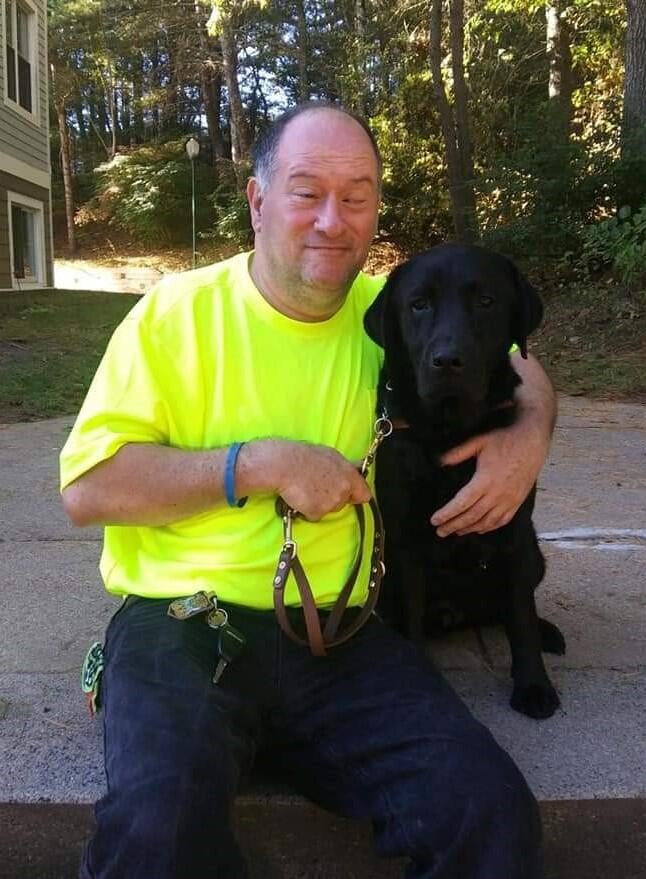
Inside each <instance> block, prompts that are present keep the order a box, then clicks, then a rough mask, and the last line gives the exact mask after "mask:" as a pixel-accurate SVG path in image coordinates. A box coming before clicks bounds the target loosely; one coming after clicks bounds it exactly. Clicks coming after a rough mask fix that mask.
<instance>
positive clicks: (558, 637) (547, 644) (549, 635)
mask: <svg viewBox="0 0 646 879" xmlns="http://www.w3.org/2000/svg"><path fill="white" fill-rule="evenodd" d="M538 629H539V632H540V636H541V650H542V651H543V653H556V654H557V655H558V656H563V655H564V654H565V638H564V637H563V633H562V632H561V630H560V629H559V627H558V626H555V625H554V623H550V621H549V620H544V619H541V618H539V620H538Z"/></svg>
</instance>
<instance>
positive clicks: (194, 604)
mask: <svg viewBox="0 0 646 879" xmlns="http://www.w3.org/2000/svg"><path fill="white" fill-rule="evenodd" d="M216 607H217V601H216V598H215V595H208V594H207V593H206V592H196V593H195V595H188V596H187V597H186V598H176V599H175V601H171V603H170V604H169V605H168V616H169V617H173V619H176V620H190V618H191V617H194V616H197V615H198V614H200V613H206V612H207V611H209V610H212V609H213V608H216Z"/></svg>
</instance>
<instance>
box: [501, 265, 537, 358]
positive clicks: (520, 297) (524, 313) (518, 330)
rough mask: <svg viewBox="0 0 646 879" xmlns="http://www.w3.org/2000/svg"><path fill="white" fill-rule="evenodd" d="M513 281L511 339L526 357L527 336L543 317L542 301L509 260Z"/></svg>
mask: <svg viewBox="0 0 646 879" xmlns="http://www.w3.org/2000/svg"><path fill="white" fill-rule="evenodd" d="M509 265H510V266H511V269H512V273H513V276H514V283H515V286H516V300H515V303H514V311H513V316H512V322H511V332H512V337H513V341H514V342H516V344H517V345H518V347H519V348H520V353H521V355H522V356H523V357H524V358H525V360H526V359H527V337H528V336H529V335H530V334H531V333H533V332H534V330H535V329H537V328H538V327H539V326H540V323H541V320H542V318H543V303H542V301H541V298H540V296H539V295H538V292H537V291H536V289H535V287H533V286H532V285H531V284H530V283H529V281H528V280H527V278H526V277H525V276H524V275H523V274H522V272H520V271H519V269H518V267H517V266H516V265H515V263H513V262H512V261H511V260H509Z"/></svg>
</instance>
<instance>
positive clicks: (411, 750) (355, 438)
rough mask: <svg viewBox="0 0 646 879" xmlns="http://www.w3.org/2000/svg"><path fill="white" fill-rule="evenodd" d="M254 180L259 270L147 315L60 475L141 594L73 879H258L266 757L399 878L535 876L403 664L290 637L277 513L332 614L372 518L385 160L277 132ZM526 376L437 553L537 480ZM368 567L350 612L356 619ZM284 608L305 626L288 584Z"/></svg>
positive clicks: (118, 653)
mask: <svg viewBox="0 0 646 879" xmlns="http://www.w3.org/2000/svg"><path fill="white" fill-rule="evenodd" d="M255 160H256V161H255V164H256V176H255V177H254V178H252V180H251V181H250V183H249V187H248V197H249V204H250V208H251V216H252V223H253V228H254V232H255V251H254V252H253V254H251V255H248V254H243V255H240V256H238V257H235V258H233V259H232V260H228V261H226V262H224V263H221V264H219V265H216V266H211V267H208V268H205V269H200V270H198V271H197V272H192V273H188V274H186V275H182V276H180V277H176V278H170V279H168V280H167V281H165V282H163V283H162V285H161V286H160V288H159V289H158V290H157V291H156V292H155V293H152V294H149V296H147V297H145V298H144V299H143V300H142V301H140V302H139V303H138V305H137V306H136V307H135V308H134V309H133V311H132V312H131V314H130V315H129V316H128V317H127V318H126V320H125V321H124V322H123V324H122V325H121V326H120V327H119V328H118V329H117V331H116V333H115V336H114V337H113V339H112V341H111V343H110V346H109V347H108V351H107V352H106V356H105V358H104V360H103V362H102V364H101V366H100V367H99V370H98V372H97V375H96V377H95V379H94V382H93V384H92V387H91V389H90V391H89V393H88V397H87V399H86V401H85V403H84V405H83V408H82V410H81V412H80V414H79V418H78V420H77V423H76V425H75V427H74V430H73V431H72V434H71V435H70V438H69V440H68V443H67V444H66V447H65V449H64V450H63V452H62V456H61V458H62V487H63V501H64V505H65V509H66V510H67V512H68V514H69V515H70V517H71V518H72V520H73V521H74V522H75V523H76V524H78V525H86V524H94V523H99V522H100V523H103V524H105V525H106V526H108V527H106V531H105V545H104V552H103V557H102V561H101V571H102V575H103V578H104V581H105V583H106V586H107V588H108V589H109V590H110V591H111V592H114V593H115V594H121V595H127V596H130V597H129V598H128V600H127V601H126V602H124V605H123V606H122V607H121V608H120V609H119V610H118V611H117V613H116V615H115V617H113V619H112V621H111V623H110V626H109V629H108V632H107V634H106V643H105V655H106V668H105V675H104V687H103V697H104V705H105V713H104V728H105V746H106V754H105V760H106V776H107V783H108V792H107V795H106V796H105V797H104V798H103V799H102V800H101V801H100V802H99V803H98V804H97V808H96V815H97V823H98V827H97V831H96V834H95V836H94V838H93V839H92V841H91V842H90V844H89V846H88V848H87V850H86V853H85V858H84V863H83V866H82V869H81V876H82V877H84V879H89V877H92V879H108V877H110V879H116V877H119V879H139V877H141V879H143V877H146V879H150V877H155V879H170V877H174V879H185V877H191V879H202V877H204V879H207V877H215V876H220V877H226V879H236V877H243V876H245V875H246V870H245V866H244V860H243V857H242V854H241V852H240V851H239V849H238V846H237V844H236V841H235V839H234V837H233V833H232V828H231V812H232V806H233V801H234V797H235V794H236V791H237V788H238V786H239V782H240V779H241V777H242V776H243V775H244V774H245V773H246V772H248V770H249V768H250V767H251V765H252V763H253V760H254V758H255V756H256V754H257V753H258V751H259V750H261V749H268V750H270V752H271V755H272V760H273V762H274V764H275V765H276V766H278V767H281V768H282V769H283V770H284V772H285V773H286V775H288V776H289V777H290V778H291V779H292V783H293V784H295V785H296V786H297V787H298V788H299V789H300V790H302V791H303V792H304V793H306V794H307V795H309V796H310V797H312V798H313V799H315V800H316V801H318V802H319V803H321V804H322V805H324V806H326V807H328V808H330V809H333V810H335V811H337V812H340V813H343V814H346V815H353V816H357V817H363V818H370V819H371V820H372V821H373V824H374V828H375V835H376V842H377V846H378V849H379V851H380V852H381V853H382V854H384V855H392V856H395V855H400V856H408V857H409V858H410V860H411V865H410V867H409V870H408V873H407V875H408V876H410V877H420V879H421V877H424V879H431V877H433V879H449V877H455V879H457V877H460V879H502V877H504V879H520V877H523V879H535V877H539V876H540V863H539V862H540V823H539V819H538V812H537V807H536V803H535V801H534V799H533V797H532V796H531V793H530V792H529V790H528V789H527V786H526V784H525V782H524V780H523V779H522V776H521V775H520V773H519V772H518V770H517V769H516V767H515V766H514V764H513V763H512V761H511V760H510V758H509V757H508V756H507V755H506V754H505V753H504V752H503V751H502V750H501V749H500V748H499V747H498V745H497V744H496V743H495V742H494V740H493V738H492V737H491V736H490V734H489V733H488V732H487V731H486V730H485V729H484V728H483V727H482V726H481V725H480V724H479V723H478V722H477V721H475V720H474V719H473V718H472V717H471V715H470V714H469V712H468V711H467V710H466V708H465V707H464V706H463V705H462V704H461V702H460V701H459V700H458V698H457V696H456V695H455V694H454V693H453V692H452V690H451V689H450V688H449V687H448V685H447V684H446V683H445V682H444V680H443V679H442V677H441V676H440V675H439V673H438V672H437V671H436V670H435V669H434V667H433V666H432V665H431V663H430V662H429V661H428V660H427V659H426V658H425V657H424V656H423V655H422V654H421V653H420V652H419V651H418V650H416V649H415V648H414V647H413V645H411V644H410V643H409V642H407V641H405V640H404V639H402V638H400V637H399V636H398V635H397V634H395V633H393V632H391V631H389V630H388V629H387V628H386V627H385V626H384V625H383V624H382V623H381V622H380V621H379V620H378V619H377V618H376V617H374V616H372V617H371V618H370V620H369V621H368V623H367V624H366V625H365V626H364V627H363V628H362V629H361V630H360V631H359V632H358V633H357V634H356V635H355V636H354V637H352V638H351V639H350V640H349V641H347V642H346V643H345V644H343V645H341V646H338V647H335V648H334V649H333V650H331V651H330V653H329V655H328V656H327V657H323V658H320V657H314V656H312V654H311V653H310V652H309V651H308V650H307V649H306V648H303V647H300V646H298V645H297V644H295V643H294V642H293V641H291V640H289V639H288V638H287V637H286V636H285V635H284V634H283V632H282V631H281V629H280V628H279V627H278V625H277V623H276V618H275V616H274V613H273V611H272V609H271V608H272V595H271V592H272V577H273V573H274V570H275V565H276V560H277V557H278V553H279V551H280V549H281V546H282V525H281V520H280V519H279V518H278V517H277V515H276V513H275V509H274V507H275V500H276V497H277V496H280V497H282V498H283V499H284V500H285V501H286V502H287V503H288V504H289V505H290V506H291V507H292V508H294V509H295V510H298V511H299V512H300V513H301V514H302V517H303V518H302V519H300V518H299V519H298V520H297V522H296V524H295V526H294V527H295V532H296V533H295V538H296V540H297V542H298V547H299V558H300V559H301V560H302V564H303V566H304V568H305V570H306V572H307V575H308V578H309V581H310V583H311V585H312V590H313V592H314V597H315V600H316V603H317V606H318V607H320V608H326V607H327V608H329V607H330V606H331V605H332V604H333V603H334V601H335V599H336V597H337V595H338V593H339V591H340V589H341V587H342V585H343V583H344V582H345V580H346V578H347V575H348V570H349V568H350V567H351V565H352V562H353V559H354V555H355V553H356V550H357V534H356V531H357V529H356V519H355V516H354V512H353V509H352V507H351V505H352V504H362V503H365V502H366V501H368V500H369V498H370V496H371V491H370V487H369V485H368V484H367V483H366V481H365V480H364V479H363V477H361V476H360V475H359V473H358V472H357V469H356V462H357V461H358V460H360V459H361V457H362V456H363V455H364V454H365V452H366V450H367V448H368V445H369V443H370V440H371V430H372V423H373V420H374V406H375V395H376V385H377V377H378V373H379V366H380V351H379V349H378V348H377V346H375V345H374V344H373V343H372V342H371V341H370V340H369V339H368V338H367V336H366V335H365V333H364V332H363V330H362V316H363V313H364V312H365V309H366V308H367V306H368V304H369V303H370V302H371V301H372V299H373V298H374V296H375V295H376V293H377V292H378V289H379V286H380V284H381V283H382V282H381V281H380V280H379V279H371V278H368V277H367V276H365V275H362V274H360V269H361V266H362V265H363V263H364V261H365V258H366V255H367V252H368V248H369V245H370V242H371V239H372V237H373V234H374V232H375V228H376V222H377V210H378V203H379V191H380V160H379V156H378V151H377V147H376V144H375V142H374V139H373V138H372V135H371V134H370V133H369V131H368V129H367V128H366V127H365V125H364V124H363V123H361V122H360V121H358V120H357V119H356V118H354V117H352V116H351V115H350V114H348V113H346V112H345V111H343V110H341V109H340V108H333V107H330V106H327V105H322V104H319V105H316V104H314V105H311V104H310V105H305V106H302V107H299V108H297V109H296V110H295V111H291V112H290V113H289V114H287V115H286V116H284V117H282V118H281V120H279V121H278V122H277V123H275V124H274V126H273V128H272V130H271V131H270V132H269V133H268V134H267V135H266V136H265V137H264V138H263V139H262V140H261V142H260V143H259V144H258V145H257V148H256V155H255ZM516 360H517V361H518V362H517V363H515V365H516V366H517V368H518V369H519V371H520V372H521V374H522V377H523V379H524V380H525V383H524V384H523V386H522V388H521V389H520V391H519V398H520V402H521V411H522V417H521V418H520V420H519V422H518V423H517V424H516V425H514V427H512V428H510V429H508V430H506V431H504V432H500V433H498V434H492V435H490V436H488V437H484V438H479V439H477V440H474V441H472V442H470V443H468V444H465V446H464V447H461V448H460V449H458V450H455V451H454V452H452V453H451V456H450V458H451V460H452V461H457V460H459V459H461V458H462V457H465V458H467V457H471V456H473V455H477V457H478V470H477V473H476V475H475V477H474V479H473V480H472V482H471V483H470V484H469V486H467V487H466V488H465V489H463V491H462V492H460V495H459V496H457V497H456V498H455V499H454V500H453V501H452V502H451V503H450V504H448V505H447V507H445V508H444V509H443V510H441V511H438V513H437V514H436V515H435V517H434V521H435V523H436V524H438V525H439V526H440V529H441V532H442V533H444V534H449V533H453V532H457V533H465V532H467V531H470V530H476V531H486V530H488V529H490V528H494V527H497V526H498V525H500V524H501V523H503V522H505V521H507V520H508V519H509V518H510V517H511V515H513V512H514V511H515V509H516V508H517V506H518V505H519V504H520V502H521V500H522V499H523V497H524V495H525V494H526V493H527V491H528V490H529V487H530V486H531V485H532V484H533V482H534V480H535V478H536V475H537V473H538V470H539V469H540V466H541V464H542V463H543V460H544V457H545V454H546V452H547V448H548V444H549V436H550V432H551V426H552V422H553V416H554V410H553V399H552V392H551V388H550V385H549V382H548V380H547V379H546V377H545V375H544V373H543V372H542V370H541V368H540V366H539V365H538V364H537V363H536V361H534V360H532V359H530V360H529V361H527V362H525V361H521V360H519V359H518V358H516ZM241 443H244V445H242V446H241V445H240V444H241ZM244 498H247V502H246V503H245V504H244V505H243V506H240V504H243V503H244V500H243V499H244ZM365 555H366V556H368V553H365ZM368 566H369V559H368V558H366V559H364V561H363V563H362V566H361V570H360V572H359V576H358V578H357V584H356V587H355V589H354V593H353V596H352V599H351V601H350V604H351V605H359V604H362V603H363V602H364V601H365V597H366V589H367V581H368ZM198 590H205V591H207V592H215V593H216V595H217V601H218V605H219V606H220V607H223V608H224V609H225V610H226V611H227V612H228V614H229V620H230V622H231V623H232V624H233V625H234V626H235V627H236V629H238V630H239V631H240V632H242V634H243V635H244V637H245V638H246V648H245V650H244V651H243V652H242V654H241V655H240V656H239V657H237V658H236V659H235V660H234V661H232V662H231V663H230V664H229V665H228V666H226V668H225V669H224V671H223V673H222V674H221V675H220V672H222V668H221V667H220V668H219V672H218V681H217V683H215V684H214V683H213V680H212V679H213V675H214V670H215V668H216V666H218V658H219V654H218V644H219V642H218V632H217V631H214V630H213V629H210V628H209V626H208V625H207V624H206V622H205V619H204V617H203V616H196V617H193V618H191V619H189V620H184V621H179V620H177V619H172V618H171V617H169V616H168V606H169V602H170V600H172V599H175V598H178V597H181V596H188V595H192V594H194V593H196V592H197V591H198ZM286 603H287V604H288V605H297V604H298V603H299V601H298V593H297V592H296V590H295V589H294V587H293V584H291V583H290V585H288V589H287V593H286ZM296 613H298V611H295V610H293V611H290V614H291V615H292V618H293V616H294V615H295V614H296Z"/></svg>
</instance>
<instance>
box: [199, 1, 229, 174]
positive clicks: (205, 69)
mask: <svg viewBox="0 0 646 879" xmlns="http://www.w3.org/2000/svg"><path fill="white" fill-rule="evenodd" d="M195 19H196V23H197V35H198V40H199V43H200V54H201V57H200V84H201V86H202V100H203V101H204V112H205V114H206V124H207V127H208V129H209V138H210V140H211V145H212V147H213V163H214V164H215V163H216V161H217V159H222V158H224V156H225V155H226V147H225V144H224V138H223V137H222V129H221V128H220V109H221V101H222V57H221V55H217V56H215V57H214V51H213V50H212V48H211V45H210V42H211V41H210V40H209V37H208V35H207V33H206V29H205V27H204V25H205V22H204V21H203V18H202V12H201V8H200V6H199V4H197V3H196V4H195Z"/></svg>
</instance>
